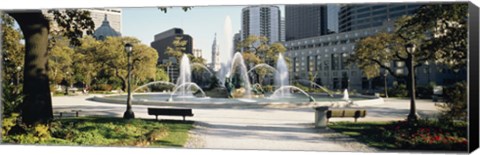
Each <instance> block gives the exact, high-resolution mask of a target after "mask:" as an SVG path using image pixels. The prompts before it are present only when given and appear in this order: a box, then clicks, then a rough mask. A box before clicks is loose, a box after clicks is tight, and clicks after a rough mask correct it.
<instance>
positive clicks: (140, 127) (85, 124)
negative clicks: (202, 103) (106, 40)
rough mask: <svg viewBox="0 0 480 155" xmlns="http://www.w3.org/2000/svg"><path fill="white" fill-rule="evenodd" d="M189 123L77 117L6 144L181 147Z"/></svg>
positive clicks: (11, 138)
mask: <svg viewBox="0 0 480 155" xmlns="http://www.w3.org/2000/svg"><path fill="white" fill-rule="evenodd" d="M192 128H193V122H192V121H156V120H143V119H132V120H124V119H122V118H101V117H80V118H67V119H58V120H55V121H54V122H52V123H51V125H50V127H49V128H46V127H43V128H42V126H39V127H35V128H34V129H30V130H31V131H30V132H28V134H17V135H7V136H6V137H5V139H4V142H6V143H20V144H49V145H86V146H142V147H147V146H148V147H182V146H183V145H184V144H185V143H186V142H187V140H188V131H189V130H190V129H192Z"/></svg>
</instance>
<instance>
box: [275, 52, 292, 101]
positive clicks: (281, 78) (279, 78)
mask: <svg viewBox="0 0 480 155" xmlns="http://www.w3.org/2000/svg"><path fill="white" fill-rule="evenodd" d="M276 67H277V72H276V74H275V87H276V89H277V90H279V89H280V88H282V87H283V86H287V85H289V81H288V78H289V77H288V67H287V63H286V62H285V59H284V58H283V55H282V54H281V53H279V54H278V60H277V66H276ZM279 93H280V97H285V96H288V95H290V91H289V90H286V89H281V90H280V92H279Z"/></svg>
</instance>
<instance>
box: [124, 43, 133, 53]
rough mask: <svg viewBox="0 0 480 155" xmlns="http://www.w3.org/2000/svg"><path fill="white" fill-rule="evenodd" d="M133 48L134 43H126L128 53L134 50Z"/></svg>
mask: <svg viewBox="0 0 480 155" xmlns="http://www.w3.org/2000/svg"><path fill="white" fill-rule="evenodd" d="M132 49H133V46H132V44H130V43H126V44H125V51H126V52H127V53H130V52H132Z"/></svg>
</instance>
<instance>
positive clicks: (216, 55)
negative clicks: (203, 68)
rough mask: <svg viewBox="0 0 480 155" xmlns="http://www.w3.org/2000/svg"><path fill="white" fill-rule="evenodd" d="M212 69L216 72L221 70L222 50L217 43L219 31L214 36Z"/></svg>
mask: <svg viewBox="0 0 480 155" xmlns="http://www.w3.org/2000/svg"><path fill="white" fill-rule="evenodd" d="M210 67H211V69H212V70H213V71H215V72H217V71H218V70H220V67H221V66H220V50H219V47H218V43H217V33H215V37H214V38H213V44H212V64H211V65H210Z"/></svg>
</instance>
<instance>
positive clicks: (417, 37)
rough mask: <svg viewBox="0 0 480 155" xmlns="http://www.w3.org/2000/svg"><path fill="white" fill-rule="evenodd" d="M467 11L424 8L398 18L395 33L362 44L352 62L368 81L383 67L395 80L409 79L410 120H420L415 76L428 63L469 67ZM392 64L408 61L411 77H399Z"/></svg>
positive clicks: (464, 8) (458, 7) (454, 7)
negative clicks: (417, 111)
mask: <svg viewBox="0 0 480 155" xmlns="http://www.w3.org/2000/svg"><path fill="white" fill-rule="evenodd" d="M467 9H468V6H467V5H466V4H447V5H444V4H441V5H426V6H422V7H421V8H420V9H419V10H418V12H417V13H416V14H415V15H413V16H404V17H402V18H400V19H398V20H397V22H396V23H395V27H396V29H395V31H394V32H392V33H378V34H377V35H374V36H370V37H367V38H364V39H362V40H361V41H359V42H358V43H357V46H356V48H355V51H356V52H355V54H354V56H353V57H352V58H351V59H350V60H349V61H350V62H354V63H355V64H356V65H357V67H359V68H360V69H362V70H363V72H364V73H365V75H366V76H367V78H373V77H376V76H378V75H379V73H380V68H382V69H384V70H386V71H388V72H389V73H390V75H392V76H394V77H397V78H401V79H405V81H406V82H407V89H408V94H409V96H410V98H411V101H410V102H411V108H410V110H411V113H410V114H411V115H409V120H411V121H416V118H417V117H416V115H415V116H414V115H413V113H414V111H415V77H414V76H412V74H413V73H414V71H415V68H417V67H419V66H421V65H423V64H424V63H425V62H426V61H435V62H437V63H443V64H448V65H449V66H451V67H452V68H456V67H461V66H463V67H465V64H466V47H467V46H466V39H467V38H466V35H467V33H466V32H467V31H466V26H467V25H465V23H466V21H465V20H466V19H467V18H466V17H467ZM447 16H448V17H447ZM410 45H415V46H413V50H412V51H408V50H407V47H408V46H410ZM391 62H404V63H405V65H406V69H407V76H405V75H398V74H396V73H395V71H394V68H393V66H392V65H390V64H391Z"/></svg>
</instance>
